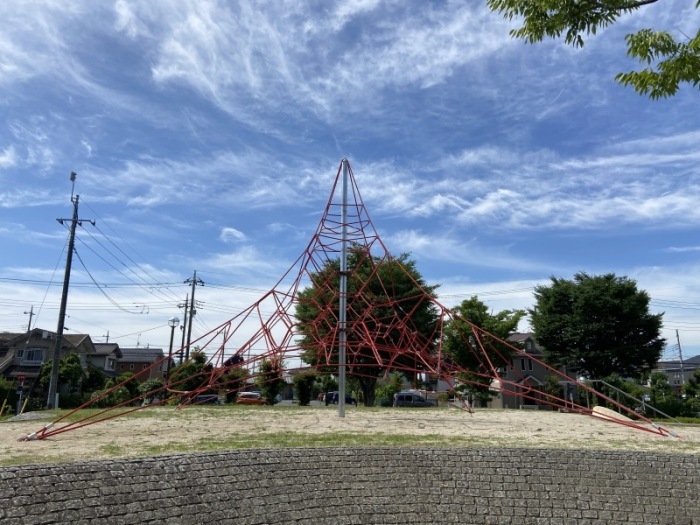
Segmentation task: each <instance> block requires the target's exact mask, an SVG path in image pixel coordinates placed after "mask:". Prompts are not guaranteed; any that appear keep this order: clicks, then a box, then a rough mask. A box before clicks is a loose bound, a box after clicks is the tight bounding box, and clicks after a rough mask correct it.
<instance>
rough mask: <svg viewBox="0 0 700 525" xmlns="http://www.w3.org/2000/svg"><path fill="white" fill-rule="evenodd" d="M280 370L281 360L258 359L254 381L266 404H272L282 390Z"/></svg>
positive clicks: (282, 382)
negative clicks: (258, 363)
mask: <svg viewBox="0 0 700 525" xmlns="http://www.w3.org/2000/svg"><path fill="white" fill-rule="evenodd" d="M282 372H283V369H282V361H281V360H276V359H263V360H262V361H260V365H259V367H258V375H257V377H256V378H255V383H256V384H257V385H258V388H259V389H260V395H261V396H262V397H263V399H265V402H266V403H267V404H268V405H274V404H275V403H276V402H277V399H276V398H277V394H279V393H280V392H281V391H282V387H283V386H284V379H283V377H282Z"/></svg>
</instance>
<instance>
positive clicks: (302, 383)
mask: <svg viewBox="0 0 700 525" xmlns="http://www.w3.org/2000/svg"><path fill="white" fill-rule="evenodd" d="M292 381H293V382H294V392H295V393H296V396H297V399H298V400H299V405H300V406H308V404H309V403H310V402H311V398H312V397H313V394H314V383H315V382H316V374H315V372H314V371H313V370H306V371H304V372H301V373H299V374H296V375H295V376H294V377H293V378H292Z"/></svg>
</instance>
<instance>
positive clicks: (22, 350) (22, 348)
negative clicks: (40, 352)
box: [17, 347, 24, 357]
mask: <svg viewBox="0 0 700 525" xmlns="http://www.w3.org/2000/svg"><path fill="white" fill-rule="evenodd" d="M23 355H24V347H21V348H18V349H17V357H22V356H23Z"/></svg>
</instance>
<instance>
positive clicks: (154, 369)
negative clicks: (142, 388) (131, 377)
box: [116, 348, 168, 383]
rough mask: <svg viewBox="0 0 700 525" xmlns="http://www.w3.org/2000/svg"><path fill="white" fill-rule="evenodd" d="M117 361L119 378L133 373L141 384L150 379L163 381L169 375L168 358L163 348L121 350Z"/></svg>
mask: <svg viewBox="0 0 700 525" xmlns="http://www.w3.org/2000/svg"><path fill="white" fill-rule="evenodd" d="M120 350H121V354H122V356H121V357H120V358H119V359H117V365H116V374H117V375H118V376H120V375H122V374H126V373H128V372H132V373H134V374H135V375H136V377H137V378H138V380H139V381H140V382H142V383H143V382H144V381H147V380H149V379H158V380H161V381H162V380H163V379H164V378H165V376H166V373H167V366H168V363H167V361H168V358H167V356H165V354H164V353H163V349H162V348H121V349H120Z"/></svg>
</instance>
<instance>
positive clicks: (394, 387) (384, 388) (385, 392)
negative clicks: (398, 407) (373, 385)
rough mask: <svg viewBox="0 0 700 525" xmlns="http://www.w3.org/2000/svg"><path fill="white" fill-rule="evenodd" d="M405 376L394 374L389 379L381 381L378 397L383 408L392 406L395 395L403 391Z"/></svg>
mask: <svg viewBox="0 0 700 525" xmlns="http://www.w3.org/2000/svg"><path fill="white" fill-rule="evenodd" d="M403 382H404V376H403V374H400V373H398V372H393V373H392V374H391V375H390V376H389V378H388V379H386V380H383V381H380V382H379V383H378V385H377V389H376V395H377V398H378V399H379V403H380V404H381V405H382V406H391V404H392V403H393V402H394V394H398V393H399V392H401V391H402V390H403Z"/></svg>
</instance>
